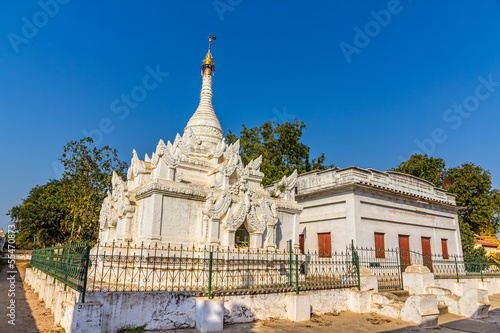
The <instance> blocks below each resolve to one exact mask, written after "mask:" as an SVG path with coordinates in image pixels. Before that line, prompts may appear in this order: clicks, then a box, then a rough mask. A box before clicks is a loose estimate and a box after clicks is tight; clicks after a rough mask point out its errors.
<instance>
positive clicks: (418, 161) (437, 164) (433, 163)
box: [392, 154, 446, 187]
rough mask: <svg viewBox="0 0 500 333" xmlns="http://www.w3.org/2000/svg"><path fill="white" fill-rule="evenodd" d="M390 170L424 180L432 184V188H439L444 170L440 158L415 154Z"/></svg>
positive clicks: (442, 161) (443, 164) (443, 163)
mask: <svg viewBox="0 0 500 333" xmlns="http://www.w3.org/2000/svg"><path fill="white" fill-rule="evenodd" d="M392 170H393V171H398V172H402V173H406V174H408V175H413V176H416V177H419V178H422V179H425V180H427V181H429V182H431V183H433V184H434V186H436V187H441V185H442V184H441V183H442V181H443V176H444V173H445V170H446V168H445V162H444V160H443V159H442V158H435V157H428V156H427V154H426V155H417V154H415V155H411V156H410V159H409V160H408V161H406V162H402V163H401V164H400V165H399V166H398V167H397V168H394V169H392Z"/></svg>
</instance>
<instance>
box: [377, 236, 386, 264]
mask: <svg viewBox="0 0 500 333" xmlns="http://www.w3.org/2000/svg"><path fill="white" fill-rule="evenodd" d="M384 236H385V234H383V233H380V232H376V233H375V258H385V242H384Z"/></svg>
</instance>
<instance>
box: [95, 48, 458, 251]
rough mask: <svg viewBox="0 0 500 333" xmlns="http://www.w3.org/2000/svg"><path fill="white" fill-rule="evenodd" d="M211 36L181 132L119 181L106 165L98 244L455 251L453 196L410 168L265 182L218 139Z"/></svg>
mask: <svg viewBox="0 0 500 333" xmlns="http://www.w3.org/2000/svg"><path fill="white" fill-rule="evenodd" d="M211 41H212V39H211V38H209V49H208V53H207V55H206V58H205V59H204V61H203V65H202V67H201V72H202V73H201V74H202V88H201V93H200V102H199V106H198V108H197V110H196V112H195V113H194V114H193V116H192V117H191V119H190V120H189V121H188V123H187V125H186V127H185V128H184V133H183V135H182V136H181V135H179V134H177V136H176V137H175V140H174V142H173V143H171V142H170V141H167V143H165V142H164V141H163V140H160V141H159V143H158V146H157V147H156V151H155V152H153V153H152V155H151V157H149V156H148V155H147V154H146V156H145V158H144V160H140V159H139V157H138V156H137V153H136V152H135V150H134V152H133V157H132V161H131V165H130V168H129V169H128V174H127V181H123V180H122V179H121V178H120V177H119V176H118V175H117V174H116V173H114V174H113V179H112V191H110V192H108V195H107V197H106V198H105V200H104V202H103V204H102V208H101V213H100V228H99V240H100V242H101V243H108V244H109V243H110V242H113V241H114V242H116V243H131V244H136V245H140V244H142V243H144V244H145V245H154V244H158V245H168V244H170V245H177V244H186V245H218V246H222V247H226V248H234V247H240V246H244V247H248V248H251V249H252V248H253V249H260V248H266V249H284V248H285V247H286V245H285V244H286V242H287V241H289V240H291V241H292V244H293V247H294V248H296V249H299V248H300V249H301V250H302V251H319V252H320V253H323V254H326V255H328V254H331V253H332V252H333V251H345V249H346V246H348V245H350V244H351V242H352V243H354V245H356V246H361V247H372V248H376V249H378V250H380V249H382V250H383V249H384V248H396V247H398V246H401V247H402V248H404V249H407V250H413V251H418V252H420V253H424V254H430V253H431V252H432V253H442V254H443V257H447V256H449V255H461V254H462V247H461V241H460V231H459V226H458V218H457V211H458V210H459V209H460V207H458V206H457V205H456V203H455V197H454V195H452V194H450V193H447V192H446V191H444V190H442V189H438V188H435V187H434V186H433V184H431V183H429V182H427V181H425V180H423V179H420V178H417V177H413V176H410V175H405V174H401V173H397V172H390V171H387V172H380V171H377V170H373V169H360V168H355V167H350V168H345V169H338V168H335V169H331V170H325V171H311V172H308V173H305V174H302V175H299V176H297V171H295V172H294V173H293V174H292V175H291V176H290V177H288V178H286V177H285V178H283V179H282V180H281V181H279V182H276V183H275V184H274V185H273V186H270V187H268V188H267V189H264V188H263V187H262V185H261V181H262V178H263V177H264V174H263V173H262V172H260V165H261V162H262V158H261V157H259V158H257V159H256V160H253V161H251V162H250V163H249V164H248V165H243V163H242V161H241V157H240V155H239V150H240V146H239V141H238V142H236V143H234V144H231V145H228V144H227V143H226V142H225V139H224V137H223V132H222V129H221V126H220V123H219V120H218V119H217V116H216V114H215V111H214V109H213V107H212V95H213V94H212V80H213V75H214V71H215V66H214V61H213V59H212V55H211V53H210V45H211ZM270 192H273V195H272V196H271V195H270ZM295 200H297V201H295ZM299 215H300V219H299ZM380 253H382V252H380Z"/></svg>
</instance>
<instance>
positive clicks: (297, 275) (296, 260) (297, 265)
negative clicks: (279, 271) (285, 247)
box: [295, 254, 299, 295]
mask: <svg viewBox="0 0 500 333" xmlns="http://www.w3.org/2000/svg"><path fill="white" fill-rule="evenodd" d="M295 293H296V294H297V295H298V294H299V255H298V254H296V255H295Z"/></svg>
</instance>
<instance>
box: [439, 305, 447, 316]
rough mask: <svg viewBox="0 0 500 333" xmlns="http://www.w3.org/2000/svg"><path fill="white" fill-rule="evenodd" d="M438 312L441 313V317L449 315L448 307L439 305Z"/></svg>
mask: <svg viewBox="0 0 500 333" xmlns="http://www.w3.org/2000/svg"><path fill="white" fill-rule="evenodd" d="M438 311H439V315H443V314H447V313H448V305H446V304H441V303H438Z"/></svg>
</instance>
